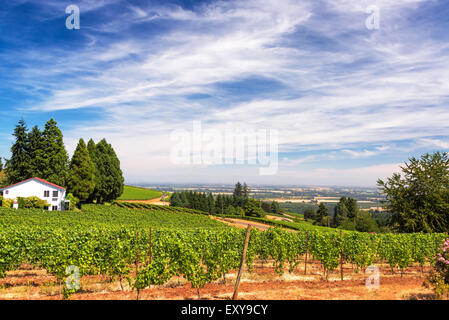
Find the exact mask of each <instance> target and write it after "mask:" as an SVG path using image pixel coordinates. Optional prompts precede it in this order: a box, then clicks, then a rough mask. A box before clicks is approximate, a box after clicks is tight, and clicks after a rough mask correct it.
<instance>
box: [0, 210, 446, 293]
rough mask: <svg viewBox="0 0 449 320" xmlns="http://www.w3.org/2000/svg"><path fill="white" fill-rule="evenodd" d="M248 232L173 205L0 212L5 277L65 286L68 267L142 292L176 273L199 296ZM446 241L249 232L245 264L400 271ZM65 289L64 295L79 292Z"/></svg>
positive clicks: (235, 262) (229, 264) (235, 258)
mask: <svg viewBox="0 0 449 320" xmlns="http://www.w3.org/2000/svg"><path fill="white" fill-rule="evenodd" d="M184 211H189V210H184ZM244 233H245V232H244V231H243V230H238V229H234V228H231V227H227V226H225V225H224V224H221V223H219V222H216V221H214V220H212V219H209V218H208V217H206V216H204V215H198V214H190V213H185V212H184V213H180V212H178V211H176V208H175V209H174V208H170V207H168V208H165V207H164V208H161V207H158V211H157V210H156V209H153V208H149V209H145V210H129V209H127V208H118V207H114V206H97V205H90V206H85V209H84V210H83V212H81V213H73V212H70V213H64V212H62V213H61V212H59V213H51V212H44V211H39V210H18V211H17V210H12V209H1V210H0V278H3V277H5V276H6V273H7V272H8V271H13V270H15V269H17V268H19V267H20V266H21V265H22V264H24V263H26V264H30V265H32V266H33V267H35V268H41V269H45V270H46V271H47V273H48V274H51V275H53V276H55V277H56V279H57V281H58V282H59V283H64V282H65V281H66V280H67V278H68V277H69V276H70V275H69V274H68V270H71V269H70V268H69V267H70V266H75V267H76V268H78V270H79V275H80V277H83V276H86V275H105V276H108V277H110V279H111V280H113V279H118V280H120V283H122V282H123V281H126V282H127V283H128V284H129V286H130V287H131V288H133V289H134V290H135V292H136V294H137V295H138V294H139V291H140V290H142V289H144V288H147V287H149V286H150V285H163V284H165V283H167V282H168V281H169V280H170V279H171V278H172V277H175V276H178V277H183V278H184V279H186V281H188V282H189V283H190V284H191V286H192V288H196V289H197V290H198V294H199V290H200V289H201V288H202V287H203V286H204V285H205V284H206V283H211V282H214V281H216V280H218V279H221V278H224V277H225V276H226V274H228V273H229V272H231V270H236V269H237V268H238V267H239V262H240V257H241V253H242V247H243V242H244V238H245V234H244ZM443 239H444V234H365V233H357V232H345V233H342V234H340V233H339V232H318V231H298V232H288V231H284V230H281V229H278V228H272V229H270V230H267V231H264V232H259V231H257V230H252V231H251V235H250V241H249V247H248V253H247V259H246V267H247V268H248V270H249V271H250V272H251V271H252V270H253V269H254V266H255V264H256V263H258V262H270V263H272V264H273V267H274V269H275V270H276V272H277V273H278V274H279V275H282V274H283V273H284V272H286V271H289V272H291V271H293V270H294V269H295V268H297V267H298V265H299V264H300V263H303V262H304V261H307V257H309V260H312V259H313V260H315V261H319V263H320V264H321V266H322V269H323V271H324V274H323V276H324V277H326V278H327V277H328V276H329V273H330V272H332V271H333V270H335V269H337V268H338V267H339V265H340V264H341V263H342V262H345V263H351V264H353V265H355V266H356V267H357V268H358V269H362V270H363V269H365V268H366V267H367V266H369V265H373V264H376V263H388V264H389V266H390V267H391V270H392V271H394V270H399V271H400V272H401V273H402V272H403V271H404V270H405V269H406V268H408V267H410V266H412V265H414V264H418V265H421V266H423V265H424V264H426V263H430V262H432V261H433V258H434V256H435V255H436V252H437V250H438V247H439V245H440V244H441V242H442V240H443ZM68 268H69V269H68ZM63 290H64V296H65V297H66V298H68V297H70V294H71V293H73V292H74V291H75V290H68V289H66V287H64V289H63ZM81 290H82V286H81Z"/></svg>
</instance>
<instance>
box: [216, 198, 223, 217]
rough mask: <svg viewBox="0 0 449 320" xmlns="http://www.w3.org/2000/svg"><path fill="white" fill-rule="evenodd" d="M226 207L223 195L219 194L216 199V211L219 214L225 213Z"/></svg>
mask: <svg viewBox="0 0 449 320" xmlns="http://www.w3.org/2000/svg"><path fill="white" fill-rule="evenodd" d="M224 209H225V206H224V200H223V196H222V195H221V194H219V195H218V196H217V199H216V201H215V212H216V213H217V214H224Z"/></svg>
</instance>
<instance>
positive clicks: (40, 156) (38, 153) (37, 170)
mask: <svg viewBox="0 0 449 320" xmlns="http://www.w3.org/2000/svg"><path fill="white" fill-rule="evenodd" d="M28 140H29V145H30V163H31V171H32V176H33V177H43V175H44V169H45V166H44V152H45V151H44V149H45V148H44V143H43V138H42V132H41V131H40V130H39V128H38V126H34V127H33V129H31V131H30V133H29V134H28Z"/></svg>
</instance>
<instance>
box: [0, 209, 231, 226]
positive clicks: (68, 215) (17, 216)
mask: <svg viewBox="0 0 449 320" xmlns="http://www.w3.org/2000/svg"><path fill="white" fill-rule="evenodd" d="M7 227H18V230H21V229H26V228H27V227H32V228H39V229H45V230H60V229H64V230H71V229H77V228H80V229H85V228H86V227H87V228H90V227H93V228H107V229H109V228H113V229H124V228H134V227H137V228H149V227H153V228H168V229H182V230H185V229H199V228H201V229H223V228H229V227H228V226H227V225H225V224H224V223H221V222H218V221H215V220H213V219H210V218H209V217H207V216H206V215H200V214H192V213H183V212H176V213H174V212H165V211H162V210H161V211H157V210H135V209H128V208H119V207H116V206H108V205H97V204H89V205H83V208H82V210H81V212H74V211H46V210H45V211H44V210H38V209H19V210H16V209H9V208H0V229H4V228H7Z"/></svg>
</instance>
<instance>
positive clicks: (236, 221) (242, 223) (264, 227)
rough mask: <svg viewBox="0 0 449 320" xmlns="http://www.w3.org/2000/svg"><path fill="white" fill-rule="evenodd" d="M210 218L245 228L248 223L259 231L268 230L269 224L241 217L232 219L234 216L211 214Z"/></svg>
mask: <svg viewBox="0 0 449 320" xmlns="http://www.w3.org/2000/svg"><path fill="white" fill-rule="evenodd" d="M211 219H214V220H217V221H220V222H223V223H226V224H227V225H229V226H231V227H236V228H240V229H246V228H248V225H251V227H252V228H255V229H257V230H260V231H264V230H268V229H270V226H269V225H266V224H263V223H259V222H254V221H248V220H242V219H234V218H219V217H214V216H211Z"/></svg>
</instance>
